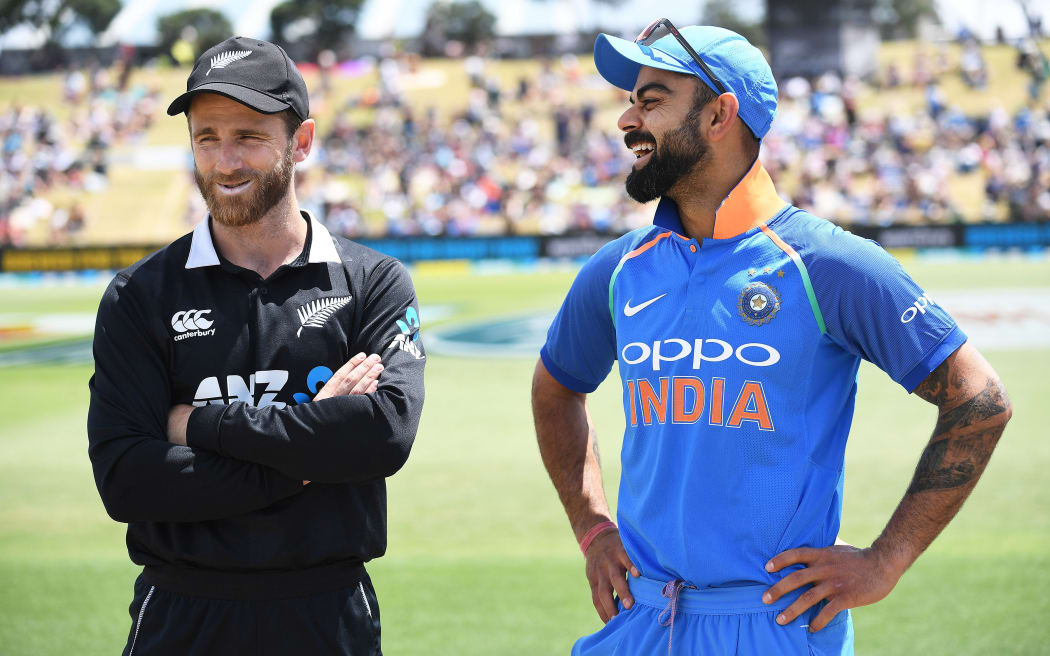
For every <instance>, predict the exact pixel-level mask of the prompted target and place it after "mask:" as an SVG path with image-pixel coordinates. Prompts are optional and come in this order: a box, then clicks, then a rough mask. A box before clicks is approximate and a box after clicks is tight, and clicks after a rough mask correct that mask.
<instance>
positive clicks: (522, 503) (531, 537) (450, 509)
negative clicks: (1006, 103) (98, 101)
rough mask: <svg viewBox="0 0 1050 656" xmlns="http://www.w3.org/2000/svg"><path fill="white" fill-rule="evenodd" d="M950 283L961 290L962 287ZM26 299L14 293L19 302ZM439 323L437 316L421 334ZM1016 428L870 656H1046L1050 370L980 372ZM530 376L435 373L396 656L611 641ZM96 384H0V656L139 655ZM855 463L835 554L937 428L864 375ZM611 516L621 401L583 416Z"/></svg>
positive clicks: (406, 511)
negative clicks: (100, 478) (544, 443)
mask: <svg viewBox="0 0 1050 656" xmlns="http://www.w3.org/2000/svg"><path fill="white" fill-rule="evenodd" d="M908 268H909V269H910V270H911V271H913V273H915V275H916V277H917V278H918V279H919V280H920V281H922V282H925V283H927V284H928V286H929V287H930V288H934V289H946V288H951V287H958V286H959V285H965V286H975V285H977V284H980V285H981V286H986V287H1008V286H1015V285H1017V284H1022V283H1027V284H1031V285H1039V286H1046V285H1047V284H1048V281H1050V262H1047V261H1045V260H1043V261H1035V260H992V261H986V262H980V261H976V260H972V261H971V260H964V261H959V262H953V263H950V264H929V263H925V262H916V263H912V264H910V265H909V266H908ZM415 277H416V282H417V288H418V291H419V295H420V299H421V301H422V303H423V304H424V306H437V305H447V306H452V307H454V308H455V309H456V312H457V315H456V316H454V317H452V318H450V319H448V320H447V321H448V322H450V323H455V322H459V321H462V320H465V319H467V318H470V317H473V318H480V317H485V316H490V315H499V314H512V313H516V312H520V311H523V310H528V309H534V308H552V307H554V306H555V305H556V304H557V302H558V301H559V299H560V298H561V296H562V295H563V294H564V292H565V290H566V288H567V287H568V284H569V282H570V280H571V275H570V274H569V273H539V274H528V275H527V274H514V275H493V276H476V277H469V276H467V275H465V274H456V273H452V272H449V273H441V274H439V273H426V272H417V274H416V276H415ZM953 283H954V284H953ZM11 291H14V292H15V293H13V294H11V293H9V292H11ZM98 292H99V290H98V289H97V288H87V289H82V290H79V291H78V290H76V289H74V288H57V289H50V288H36V289H33V290H30V291H24V290H6V289H5V290H4V296H5V301H6V303H5V306H6V307H5V311H10V312H27V313H32V312H43V311H52V312H71V311H91V310H93V308H94V307H95V305H96V303H97V298H98ZM425 319H426V318H425V317H424V320H425ZM986 355H987V356H988V358H989V360H990V361H991V362H992V364H993V365H995V367H996V368H997V369H998V370H999V372H1000V374H1001V375H1002V377H1003V379H1004V380H1005V381H1006V384H1007V387H1008V388H1009V390H1010V393H1011V395H1012V398H1013V401H1014V407H1015V415H1014V419H1013V422H1012V423H1011V424H1010V427H1009V428H1008V430H1007V433H1006V435H1005V436H1004V438H1003V441H1002V443H1001V445H1000V447H999V449H998V450H997V452H996V454H995V456H994V457H993V459H992V462H991V464H990V466H989V468H988V471H987V473H986V475H985V478H984V479H983V480H982V481H981V484H980V485H979V486H978V488H977V490H976V491H975V492H974V494H973V496H972V497H971V499H970V500H969V501H968V502H967V504H966V505H965V506H964V508H963V510H962V512H961V513H960V515H959V517H958V518H957V519H956V521H955V522H953V524H952V525H951V526H949V528H948V529H947V531H946V532H945V534H944V535H943V536H942V537H941V538H940V539H939V540H938V541H937V542H935V543H934V545H933V546H932V547H931V549H930V550H929V552H928V553H927V554H925V555H924V556H923V557H922V558H921V559H920V560H919V561H918V563H917V564H916V565H915V566H914V567H913V568H912V570H911V571H910V572H909V573H908V574H907V575H905V577H904V579H903V580H902V581H901V583H900V584H899V586H898V587H897V589H896V590H895V591H894V592H893V594H891V596H890V597H889V598H888V599H886V600H885V601H883V602H881V603H879V604H877V605H875V606H871V607H866V608H862V609H860V610H858V611H856V613H855V624H856V632H857V644H858V653H862V654H894V655H896V654H914V653H921V654H923V655H924V656H936V655H940V654H945V655H947V654H952V655H955V654H1041V653H1045V650H1046V645H1047V644H1050V629H1048V628H1047V627H1048V623H1047V622H1046V621H1045V617H1046V615H1047V614H1048V613H1050V595H1047V594H1046V592H1045V591H1046V589H1047V588H1048V587H1050V511H1048V509H1050V488H1048V487H1047V485H1046V484H1045V480H1046V472H1047V470H1048V469H1050V442H1047V440H1046V439H1045V425H1046V422H1047V419H1050V412H1048V411H1047V409H1046V405H1045V400H1044V399H1045V398H1046V396H1047V392H1050V389H1048V385H1047V383H1046V380H1045V379H1044V378H1043V377H1042V372H1043V371H1044V370H1046V369H1047V368H1048V367H1050V350H1026V351H1001V352H989V353H987V354H986ZM532 366H533V362H531V361H529V360H511V359H503V360H500V359H496V360H484V359H471V358H450V357H442V356H439V355H431V356H430V361H429V363H428V367H427V402H426V409H425V412H424V415H423V420H422V425H421V429H420V433H419V436H418V439H417V442H416V446H415V449H414V450H413V453H412V457H411V458H410V460H409V462H408V464H407V465H406V466H405V468H404V469H403V470H402V471H401V472H400V473H398V474H397V475H396V476H395V477H394V478H393V479H392V480H391V481H390V483H389V496H390V500H389V518H390V531H389V537H390V547H389V552H388V554H387V556H386V557H384V558H382V559H380V560H378V561H376V562H375V563H373V564H371V565H370V566H369V569H370V571H371V572H372V577H373V580H374V581H375V584H376V587H377V590H378V595H379V598H380V602H381V606H382V618H383V641H384V650H385V652H386V653H388V654H391V655H393V656H399V655H403V654H408V655H413V654H448V655H461V654H479V653H486V654H555V653H566V652H567V651H568V647H569V645H570V644H571V642H572V641H573V640H574V639H575V638H576V637H578V636H580V635H582V634H584V633H588V632H591V631H594V630H596V629H597V628H599V626H600V623H599V620H598V618H597V616H596V615H595V613H594V611H593V609H592V608H591V606H590V601H589V591H588V589H587V584H586V581H585V580H584V578H583V566H582V559H581V558H580V556H579V553H578V551H577V550H576V545H575V543H574V541H573V539H572V535H571V533H570V531H569V530H568V524H567V522H566V520H565V518H564V515H563V513H562V511H561V508H560V506H559V504H558V501H557V497H556V495H555V493H554V490H553V488H552V487H551V485H550V483H549V482H548V480H547V477H546V474H545V473H544V471H543V467H542V465H541V463H540V460H539V455H538V452H537V449H536V446H535V441H534V438H533V434H532V428H531V419H530V413H529V407H528V398H529V382H530V376H531V370H532ZM90 373H91V367H90V366H75V367H57V366H33V367H28V366H26V367H18V368H8V369H0V417H2V418H3V419H2V421H0V581H2V582H3V585H2V586H0V654H4V655H5V656H6V655H7V654H34V655H36V654H73V653H75V654H83V655H89V654H113V653H117V652H118V651H119V650H120V648H121V647H122V645H123V644H124V640H125V639H126V637H127V631H128V629H129V627H130V621H131V620H130V617H129V616H128V614H127V605H128V603H129V602H130V595H131V582H132V580H133V578H134V576H135V574H136V571H135V568H134V567H133V566H132V565H131V563H130V562H129V561H128V560H127V555H126V551H125V547H124V540H123V526H122V525H119V524H116V523H115V522H112V521H111V520H109V518H108V517H107V516H106V514H105V511H104V510H103V508H102V504H101V502H100V501H99V499H98V496H97V493H96V492H95V489H94V483H93V480H92V477H91V473H90V468H89V466H88V461H87V454H86V446H87V441H86V437H85V435H84V421H85V411H86V403H87V385H86V383H87V379H88V377H89V375H90ZM860 389H861V391H860V403H859V404H858V408H857V414H856V418H855V420H854V428H853V434H852V437H851V440H850V445H849V448H848V450H847V475H846V498H845V513H844V522H843V528H842V536H843V537H844V538H845V539H846V540H848V541H851V542H853V543H856V544H867V543H869V542H870V540H871V539H872V538H873V537H874V536H875V535H876V534H877V533H878V531H879V530H880V529H881V527H882V525H883V524H884V523H885V521H886V519H887V518H888V516H889V514H890V512H891V511H892V509H893V507H894V505H895V503H896V502H897V500H898V499H899V498H900V495H901V494H902V492H903V490H904V489H905V487H906V486H907V483H908V479H909V477H910V475H911V471H912V469H913V467H914V464H915V461H916V459H917V457H918V454H919V452H920V451H921V449H922V445H923V443H924V442H925V440H926V439H927V436H928V434H929V432H930V430H931V428H932V424H933V421H934V412H933V409H932V408H931V407H930V406H928V405H927V404H925V403H924V402H922V401H921V400H918V399H916V398H914V397H908V396H907V395H905V394H904V392H903V391H902V390H901V389H900V388H899V387H898V386H896V385H895V384H894V383H892V382H891V381H889V380H888V379H887V378H886V376H885V375H884V374H882V373H881V372H879V371H878V370H876V369H874V367H871V366H868V365H865V366H864V367H863V368H862V370H861V382H860ZM591 404H592V411H593V414H594V416H595V420H596V422H597V425H598V430H599V436H600V441H601V445H602V450H603V452H604V454H605V456H606V457H605V459H604V460H605V465H606V488H607V490H608V492H609V493H610V497H611V498H614V497H615V494H614V493H615V482H616V480H617V476H618V459H617V458H616V457H615V454H616V453H617V451H618V448H619V434H620V431H621V430H622V428H623V419H622V416H621V415H620V409H619V391H618V388H617V386H616V383H615V379H611V380H610V381H609V382H607V383H606V384H605V385H603V386H602V387H601V388H600V389H599V390H598V392H596V393H595V394H594V395H593V396H592V399H591Z"/></svg>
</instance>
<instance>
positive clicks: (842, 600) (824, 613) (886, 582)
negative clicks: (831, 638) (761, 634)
mask: <svg viewBox="0 0 1050 656" xmlns="http://www.w3.org/2000/svg"><path fill="white" fill-rule="evenodd" d="M796 564H802V565H805V566H806V567H805V569H800V570H798V571H796V572H792V573H791V574H788V575H787V576H785V577H784V578H783V579H781V580H780V581H778V582H777V583H776V584H775V585H774V586H773V587H771V588H770V589H769V590H767V591H766V594H765V595H763V596H762V601H763V602H765V603H767V604H771V603H773V602H774V601H776V600H777V599H780V598H781V597H783V596H784V595H785V594H787V593H789V592H791V591H792V590H796V589H798V588H801V587H802V586H804V585H807V584H812V586H813V587H811V588H810V589H809V590H806V591H805V592H803V593H802V596H801V597H799V598H798V599H796V600H795V601H794V603H792V604H791V605H790V606H788V607H787V608H785V609H784V611H783V612H782V613H780V614H779V615H777V623H778V624H788V623H789V622H791V621H793V620H794V619H795V618H796V617H798V616H799V615H801V614H802V613H803V612H805V611H806V609H808V608H810V607H811V606H813V605H814V604H816V603H818V602H819V601H821V600H822V599H827V600H828V603H827V605H826V606H824V608H823V609H821V611H820V613H818V614H817V616H816V617H815V618H814V619H813V620H812V621H811V622H810V623H809V630H810V631H811V632H814V631H819V630H821V629H823V628H824V627H825V626H827V624H828V622H830V621H831V620H832V618H833V617H835V615H837V614H838V613H840V612H841V611H843V610H846V609H847V608H856V607H857V606H867V605H868V604H873V603H875V602H876V601H879V600H881V599H882V598H884V597H885V596H886V595H888V594H889V593H890V590H892V589H893V586H895V585H897V581H899V580H900V577H901V575H902V574H903V573H904V572H903V571H901V572H897V571H896V570H895V569H894V568H893V567H892V566H891V565H890V564H889V562H888V561H887V559H885V558H883V557H882V555H881V554H879V553H878V552H877V551H875V550H874V549H870V548H869V549H858V548H857V547H854V546H851V545H849V544H836V545H834V546H831V547H825V548H823V549H812V548H807V547H801V548H799V549H791V550H789V551H785V552H783V553H781V554H779V555H777V556H775V557H774V558H773V560H771V561H769V562H768V563H766V571H769V572H779V571H780V570H782V569H784V568H785V567H788V566H789V565H796Z"/></svg>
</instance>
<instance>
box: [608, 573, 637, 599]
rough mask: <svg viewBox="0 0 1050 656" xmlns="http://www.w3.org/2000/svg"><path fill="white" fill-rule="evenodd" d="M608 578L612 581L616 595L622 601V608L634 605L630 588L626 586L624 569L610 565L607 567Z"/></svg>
mask: <svg viewBox="0 0 1050 656" xmlns="http://www.w3.org/2000/svg"><path fill="white" fill-rule="evenodd" d="M609 578H610V580H611V581H612V587H613V590H616V595H617V596H618V597H619V598H620V601H622V602H623V607H624V608H630V607H631V606H633V605H634V597H633V596H631V589H630V588H628V587H627V579H626V578H624V570H623V569H622V568H620V567H619V566H618V565H610V567H609Z"/></svg>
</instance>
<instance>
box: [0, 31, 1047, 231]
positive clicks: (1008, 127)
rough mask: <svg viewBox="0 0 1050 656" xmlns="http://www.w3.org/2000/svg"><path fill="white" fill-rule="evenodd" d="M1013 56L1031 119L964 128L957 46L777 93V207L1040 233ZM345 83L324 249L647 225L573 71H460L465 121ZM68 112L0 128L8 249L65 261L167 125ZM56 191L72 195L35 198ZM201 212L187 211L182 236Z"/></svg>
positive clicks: (1036, 131) (972, 84) (303, 196)
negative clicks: (155, 130)
mask: <svg viewBox="0 0 1050 656" xmlns="http://www.w3.org/2000/svg"><path fill="white" fill-rule="evenodd" d="M1017 53H1018V58H1017V62H1016V63H1017V68H1018V69H1019V70H1021V71H1024V72H1025V73H1026V75H1027V79H1028V80H1029V85H1028V87H1027V102H1026V104H1025V106H1024V107H1023V108H1021V109H1020V110H1019V111H1016V112H1014V113H1012V114H1011V113H1008V112H1007V111H1006V110H1004V109H1002V108H997V109H993V110H992V111H991V112H989V113H986V114H983V115H976V116H975V115H971V114H967V113H965V112H963V111H962V110H960V109H959V108H957V107H954V106H953V105H952V103H950V102H949V101H947V100H946V97H945V94H944V93H943V91H942V87H943V86H944V83H945V81H946V80H948V79H949V78H952V77H958V78H960V79H962V80H963V82H964V83H965V85H967V87H968V88H971V89H972V90H973V93H981V92H982V89H984V88H985V87H986V86H987V85H988V82H989V76H990V72H989V70H988V66H987V64H986V62H985V60H984V57H983V54H982V51H981V49H980V48H978V47H976V43H974V44H972V47H971V44H965V43H964V45H963V47H962V49H961V51H960V54H959V56H957V57H952V56H950V55H949V51H948V49H947V48H946V47H944V46H937V47H934V46H922V47H920V48H918V49H917V50H916V53H915V58H914V61H913V62H912V65H911V66H910V67H908V69H909V70H907V71H905V70H903V69H902V67H900V66H898V65H891V66H889V67H888V68H886V69H885V70H883V71H881V72H880V74H879V75H878V76H877V77H876V79H874V80H869V81H866V82H863V83H862V82H860V81H858V80H855V79H845V80H843V79H840V78H839V77H837V76H836V75H834V74H826V75H824V76H821V77H820V78H818V79H815V80H808V79H803V78H794V79H788V80H782V81H781V83H780V97H781V101H780V107H779V110H778V115H777V118H776V120H775V121H774V124H773V129H772V131H771V132H770V133H769V135H767V136H766V138H765V139H764V140H763V144H762V154H761V158H762V161H763V163H764V165H765V166H766V168H767V169H768V170H769V171H770V173H771V175H772V176H773V178H774V180H775V181H776V183H777V187H778V189H779V191H780V193H781V195H782V196H783V197H784V198H785V200H788V201H790V202H792V203H793V204H795V205H798V206H800V207H803V208H806V209H809V210H811V211H813V212H814V213H815V214H817V215H818V216H823V217H826V218H829V219H831V220H833V221H836V222H839V223H843V224H877V225H885V224H890V223H950V222H958V221H984V220H991V221H1002V220H1009V221H1031V220H1039V221H1046V220H1050V101H1048V100H1047V99H1046V96H1047V95H1048V94H1046V93H1043V91H1044V86H1045V85H1044V82H1045V81H1046V79H1047V78H1048V77H1050V64H1048V63H1047V60H1046V58H1045V57H1044V56H1043V55H1042V53H1040V52H1039V50H1038V49H1037V48H1036V47H1035V44H1025V43H1022V44H1019V45H1018V47H1017ZM347 65H348V64H347V63H342V64H340V63H338V62H335V61H334V58H331V57H329V58H327V59H325V58H324V57H322V60H321V62H320V66H319V67H317V70H319V72H320V83H319V84H318V85H317V88H316V89H312V90H311V91H312V104H313V105H314V106H315V107H325V106H330V108H332V109H334V110H335V111H329V112H326V114H328V115H332V116H334V118H332V119H329V120H326V121H323V122H322V123H321V125H320V126H319V133H318V138H317V141H316V142H315V152H316V155H315V156H313V157H311V159H310V160H308V162H307V163H306V164H305V165H300V168H299V172H298V174H297V176H296V181H297V188H298V196H299V199H300V203H301V204H302V205H303V206H304V207H305V208H307V209H310V210H311V211H313V212H314V213H315V215H316V216H318V217H319V218H321V219H322V220H323V221H325V222H326V224H327V225H328V226H329V228H330V229H332V230H333V231H335V232H337V233H341V234H344V235H347V236H351V237H364V236H369V237H378V236H410V235H447V236H459V235H504V234H562V233H568V232H579V231H600V232H617V233H619V232H624V231H627V230H630V229H633V228H635V227H638V226H641V225H644V224H645V223H647V222H648V221H649V220H650V217H651V214H652V207H644V206H640V205H638V204H636V203H634V202H633V201H631V200H630V199H629V198H628V197H627V195H626V194H625V193H624V191H623V180H624V177H625V175H626V173H627V171H628V170H629V168H630V166H631V163H632V162H633V160H634V157H633V155H632V154H631V153H630V151H628V150H627V148H626V147H625V146H624V143H623V138H622V135H621V134H620V133H619V132H618V130H617V129H616V126H615V119H614V118H613V119H611V120H610V118H609V117H610V116H612V117H615V116H616V115H618V114H619V112H620V111H622V108H623V107H625V104H624V103H625V102H626V94H617V93H616V92H614V91H613V90H611V89H610V87H609V86H608V85H607V84H605V83H604V82H602V81H601V80H600V79H596V78H594V77H593V75H587V74H585V73H583V72H582V71H581V70H580V69H579V64H578V60H577V59H576V58H575V57H565V58H563V59H561V60H549V61H545V62H543V64H542V65H541V67H540V69H539V70H538V72H537V73H536V74H534V75H532V76H529V77H524V78H521V79H518V80H516V81H515V82H514V83H513V84H507V83H506V81H502V82H501V80H500V79H498V78H497V77H495V76H494V75H491V74H490V73H489V71H488V70H487V69H488V68H489V65H488V63H487V62H486V60H484V59H481V58H479V57H467V58H465V59H463V60H462V66H463V70H464V74H465V75H466V77H467V78H468V79H469V81H470V85H469V92H468V96H467V98H466V103H465V104H466V107H465V109H463V110H462V111H460V112H458V113H456V114H454V115H451V116H450V115H443V114H440V113H439V112H438V111H437V110H435V109H434V108H428V107H426V106H425V105H423V104H421V103H419V102H418V101H416V102H411V103H410V102H408V101H406V89H409V88H412V87H413V85H415V88H419V87H420V86H423V87H429V88H434V89H435V91H434V92H435V93H442V92H443V91H442V85H441V84H440V82H439V83H437V84H434V83H433V81H431V82H430V83H429V84H422V85H420V84H419V82H420V79H421V78H424V77H426V75H428V74H431V73H432V71H428V70H427V69H426V67H425V66H424V65H423V64H422V63H421V61H420V60H419V59H418V58H416V57H411V56H409V57H395V56H391V57H388V58H384V59H381V60H380V61H379V62H377V63H375V65H374V67H373V68H372V72H368V71H364V72H363V71H359V70H358V71H355V72H354V73H353V74H355V75H361V74H369V75H374V77H375V79H376V84H375V85H374V88H372V89H370V90H368V91H367V92H365V93H363V94H359V95H355V96H353V97H351V98H349V99H342V98H338V99H337V98H336V94H335V91H334V86H333V85H332V77H333V75H336V74H338V71H339V69H340V67H346V66H347ZM353 65H355V66H356V65H357V64H353ZM344 72H345V71H344ZM908 88H910V91H908V92H909V93H911V94H915V93H918V94H920V96H919V97H921V98H924V106H923V107H921V108H920V109H916V110H914V111H912V110H907V111H904V110H902V109H901V108H900V107H897V106H894V104H895V103H892V102H875V103H867V104H868V105H870V106H865V105H863V103H862V98H871V97H878V96H877V94H878V93H879V91H880V90H883V89H889V90H901V89H904V90H908ZM567 89H577V90H578V89H584V90H585V92H584V93H575V94H573V93H566V90H567ZM873 90H874V92H875V94H876V95H875V96H873V95H872V91H873ZM64 94H65V102H66V103H67V104H68V105H69V106H70V108H71V109H70V112H69V115H68V118H67V119H65V120H62V121H58V120H56V118H55V116H54V114H53V113H51V112H50V111H49V110H46V109H42V108H32V107H21V106H12V107H9V108H7V109H6V110H3V111H0V140H2V148H3V152H2V167H0V244H3V243H14V244H20V243H22V240H23V237H24V235H25V234H26V232H27V231H28V229H29V228H30V227H31V226H34V225H37V226H39V225H42V224H43V225H47V226H48V233H49V235H50V240H51V242H52V243H58V244H61V243H70V242H71V241H72V242H75V241H76V235H77V233H78V231H80V230H82V228H83V226H84V223H85V221H86V220H89V217H85V212H84V210H83V209H82V207H81V206H80V205H79V204H78V201H77V198H78V194H80V193H82V192H98V191H102V190H104V189H105V188H106V186H107V176H108V171H109V168H110V165H109V161H110V148H111V146H113V145H114V144H116V143H118V142H121V141H124V142H129V141H130V142H132V143H134V142H135V141H136V140H141V139H143V137H144V136H145V134H146V133H147V131H148V130H149V129H150V126H151V124H152V121H153V120H154V117H155V116H157V115H158V112H159V111H161V110H162V109H163V108H162V107H161V106H160V102H161V99H160V98H159V97H158V95H157V93H156V92H155V91H148V90H146V89H144V88H141V87H135V86H131V85H129V84H128V74H127V69H126V68H125V69H123V70H121V71H120V72H119V73H116V74H114V75H112V76H111V74H110V73H109V72H108V71H106V70H98V71H94V72H91V73H84V72H78V71H73V72H70V73H69V74H68V75H66V77H65V81H64ZM414 97H416V98H418V94H416V95H415V96H414ZM913 97H914V96H913ZM901 104H902V105H903V103H901ZM908 106H914V103H912V104H910V105H908ZM599 114H601V115H602V118H601V119H599V118H598V116H599ZM56 189H68V190H69V191H70V193H69V194H64V195H63V194H54V193H46V192H49V191H53V190H56ZM55 198H68V199H69V200H68V201H67V202H62V201H56V200H54V199H55ZM48 199H51V200H48ZM204 211H205V208H204V206H203V202H202V201H201V200H200V198H199V195H197V194H195V193H194V197H193V198H192V199H191V200H190V203H189V204H188V209H187V213H186V217H187V221H188V222H191V223H195V222H196V221H198V220H199V218H200V216H202V214H203V212H204Z"/></svg>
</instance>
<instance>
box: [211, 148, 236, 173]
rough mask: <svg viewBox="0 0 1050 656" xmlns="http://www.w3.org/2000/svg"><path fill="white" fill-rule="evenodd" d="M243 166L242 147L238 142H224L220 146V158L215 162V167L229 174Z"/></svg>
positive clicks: (220, 171)
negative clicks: (238, 145)
mask: <svg viewBox="0 0 1050 656" xmlns="http://www.w3.org/2000/svg"><path fill="white" fill-rule="evenodd" d="M239 168H241V153H240V148H238V147H237V144H236V143H224V144H222V146H220V147H219V160H218V161H217V162H216V163H215V169H216V171H218V172H219V173H222V174H224V175H229V174H230V173H233V172H234V171H236V170H237V169H239Z"/></svg>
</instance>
